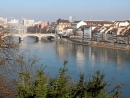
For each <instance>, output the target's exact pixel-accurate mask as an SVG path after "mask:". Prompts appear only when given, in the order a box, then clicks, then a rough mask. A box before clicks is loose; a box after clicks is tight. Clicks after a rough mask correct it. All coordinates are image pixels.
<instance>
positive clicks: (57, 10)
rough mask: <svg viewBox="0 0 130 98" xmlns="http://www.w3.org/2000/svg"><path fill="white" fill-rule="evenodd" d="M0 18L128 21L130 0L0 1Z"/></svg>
mask: <svg viewBox="0 0 130 98" xmlns="http://www.w3.org/2000/svg"><path fill="white" fill-rule="evenodd" d="M0 9H1V10H0V17H6V18H8V17H13V18H16V19H21V17H24V18H28V19H34V20H35V21H39V20H41V21H56V20H57V19H58V18H62V19H68V18H69V16H74V17H76V19H77V20H90V19H92V20H127V19H130V0H0Z"/></svg>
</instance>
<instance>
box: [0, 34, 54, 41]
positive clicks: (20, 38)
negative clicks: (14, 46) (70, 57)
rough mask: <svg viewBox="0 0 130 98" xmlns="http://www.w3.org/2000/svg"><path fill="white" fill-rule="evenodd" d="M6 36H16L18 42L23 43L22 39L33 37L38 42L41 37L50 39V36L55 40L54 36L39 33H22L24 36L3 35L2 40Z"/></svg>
mask: <svg viewBox="0 0 130 98" xmlns="http://www.w3.org/2000/svg"><path fill="white" fill-rule="evenodd" d="M7 36H13V37H15V36H16V37H19V40H20V41H23V39H24V37H28V36H34V37H36V39H37V40H38V41H40V40H41V38H42V37H50V36H52V37H54V38H55V34H41V33H34V34H32V33H24V34H4V35H3V36H2V38H5V37H7Z"/></svg>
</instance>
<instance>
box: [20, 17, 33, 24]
mask: <svg viewBox="0 0 130 98" xmlns="http://www.w3.org/2000/svg"><path fill="white" fill-rule="evenodd" d="M22 24H23V25H24V26H33V25H34V20H29V19H25V18H24V19H22Z"/></svg>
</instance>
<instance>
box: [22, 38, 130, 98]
mask: <svg viewBox="0 0 130 98" xmlns="http://www.w3.org/2000/svg"><path fill="white" fill-rule="evenodd" d="M20 46H21V49H24V48H29V49H30V52H31V54H32V55H33V54H34V53H36V54H37V55H38V56H39V57H40V58H41V62H40V64H39V65H41V64H43V65H47V68H46V71H49V72H50V75H51V76H54V75H56V73H57V72H58V69H59V68H60V67H62V66H63V61H64V60H68V64H67V67H68V69H69V71H70V72H72V75H73V76H74V78H76V76H77V74H78V73H79V72H80V71H81V72H83V73H85V74H88V73H89V72H90V71H93V70H101V71H102V70H104V72H105V74H106V80H110V79H111V78H112V77H116V78H117V82H116V83H120V82H123V83H130V77H129V74H130V71H129V70H130V60H129V58H130V52H126V51H121V50H112V49H105V48H97V47H89V46H82V45H74V44H68V43H60V42H50V41H48V42H35V39H33V38H27V39H25V40H24V41H23V42H22V43H20ZM35 50H38V51H37V52H36V51H35ZM123 91H130V88H129V87H125V88H123ZM123 95H125V98H127V96H130V94H129V93H127V94H126V93H125V92H123Z"/></svg>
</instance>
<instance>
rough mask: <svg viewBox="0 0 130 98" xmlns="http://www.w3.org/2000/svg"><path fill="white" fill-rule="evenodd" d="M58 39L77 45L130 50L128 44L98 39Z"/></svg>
mask: <svg viewBox="0 0 130 98" xmlns="http://www.w3.org/2000/svg"><path fill="white" fill-rule="evenodd" d="M56 41H58V42H67V43H70V44H77V45H87V46H93V47H102V48H110V49H117V50H126V51H130V45H127V44H118V43H108V42H97V41H82V40H73V39H66V38H62V39H57V40H56Z"/></svg>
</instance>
